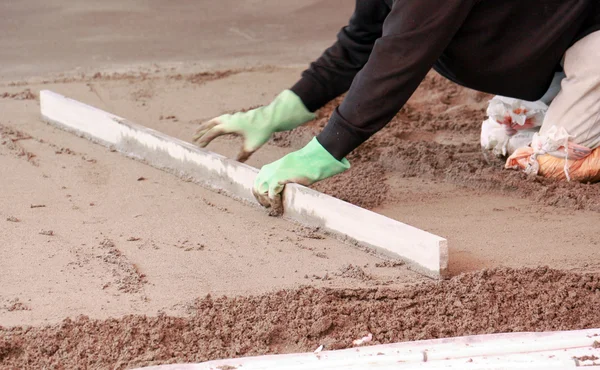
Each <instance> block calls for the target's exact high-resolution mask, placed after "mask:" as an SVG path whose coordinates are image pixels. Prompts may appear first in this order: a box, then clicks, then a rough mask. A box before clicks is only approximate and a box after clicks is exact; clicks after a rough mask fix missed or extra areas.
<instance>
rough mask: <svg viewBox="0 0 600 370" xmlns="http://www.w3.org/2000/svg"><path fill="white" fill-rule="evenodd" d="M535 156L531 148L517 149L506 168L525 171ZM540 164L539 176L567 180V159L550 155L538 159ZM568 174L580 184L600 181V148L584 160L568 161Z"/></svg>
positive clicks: (507, 162)
mask: <svg viewBox="0 0 600 370" xmlns="http://www.w3.org/2000/svg"><path fill="white" fill-rule="evenodd" d="M532 155H533V149H532V148H531V147H525V148H520V149H517V150H516V151H515V152H514V153H513V154H512V155H511V156H510V157H509V158H508V160H507V161H506V166H505V167H506V168H509V169H521V170H524V169H525V168H527V165H528V164H529V160H530V158H531V156H532ZM537 162H538V163H539V171H538V175H540V176H544V177H547V178H551V179H556V180H565V179H566V178H567V177H566V174H565V159H564V158H556V157H553V156H551V155H549V154H545V155H540V156H538V157H537ZM568 172H569V176H570V178H571V180H573V181H579V182H599V181H600V148H596V149H594V150H592V152H591V153H590V154H589V155H588V156H586V157H585V158H583V159H577V160H571V159H569V160H568Z"/></svg>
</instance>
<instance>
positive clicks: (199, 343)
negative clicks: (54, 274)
mask: <svg viewBox="0 0 600 370" xmlns="http://www.w3.org/2000/svg"><path fill="white" fill-rule="evenodd" d="M598 305H600V275H597V274H586V275H580V274H572V273H565V272H560V271H556V270H550V269H547V268H537V269H521V270H512V269H494V270H485V271H481V272H477V273H470V274H465V275H461V276H458V277H455V278H453V279H452V280H450V281H443V282H438V283H435V282H427V283H423V284H420V285H417V286H413V287H410V288H405V289H400V290H391V289H385V288H374V289H342V290H332V289H316V288H312V287H306V288H301V289H296V290H282V291H279V292H274V293H271V294H267V295H260V296H251V297H238V298H226V297H223V298H217V297H210V296H207V297H204V298H199V299H198V300H197V301H196V302H195V303H194V304H193V305H192V306H191V307H190V315H189V316H188V317H171V316H166V315H162V316H158V317H146V316H127V317H124V318H122V319H109V320H102V321H98V320H92V319H89V318H87V317H78V318H74V319H67V320H65V321H63V322H62V323H60V324H56V325H53V326H47V327H38V328H19V327H17V328H0V364H2V366H3V367H5V368H15V369H17V368H25V367H29V368H117V369H121V368H128V367H136V366H143V365H150V364H164V363H175V362H201V361H206V360H211V359H216V358H230V357H238V356H247V355H260V354H267V353H268V354H272V353H288V352H296V351H305V352H308V351H312V350H314V349H316V348H317V347H318V346H319V345H321V344H323V345H325V349H326V350H327V349H341V348H348V347H351V346H352V341H353V340H354V339H357V338H361V337H363V336H365V335H366V334H367V333H372V334H373V342H372V343H373V344H381V343H393V342H399V341H407V340H419V339H430V338H443V337H451V336H459V335H469V334H488V333H499V332H513V331H551V330H569V329H584V328H593V327H599V326H600V315H598V309H597V308H598Z"/></svg>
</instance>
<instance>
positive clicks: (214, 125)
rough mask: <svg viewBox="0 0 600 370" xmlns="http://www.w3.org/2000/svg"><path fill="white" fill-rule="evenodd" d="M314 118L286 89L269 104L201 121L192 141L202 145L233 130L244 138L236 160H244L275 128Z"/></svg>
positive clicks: (296, 97) (282, 129) (278, 128)
mask: <svg viewBox="0 0 600 370" xmlns="http://www.w3.org/2000/svg"><path fill="white" fill-rule="evenodd" d="M314 118H315V115H314V113H311V112H309V111H308V110H307V109H306V107H305V106H304V103H302V100H301V99H300V98H299V97H298V96H297V95H296V94H294V93H293V92H292V91H290V90H285V91H283V92H282V93H281V94H279V95H278V96H277V98H275V100H273V102H271V104H269V105H267V106H264V107H260V108H256V109H253V110H250V111H248V112H243V113H235V114H225V115H222V116H220V117H217V118H214V119H211V120H210V121H207V122H204V123H202V124H201V125H200V127H199V128H198V130H197V131H196V135H194V141H195V142H197V143H198V146H200V147H202V148H204V147H206V146H207V145H208V144H209V143H210V142H211V141H212V140H213V139H215V138H216V137H219V136H221V135H227V134H235V135H240V136H242V137H243V138H244V144H243V147H242V150H241V151H240V153H239V154H238V156H237V160H238V161H240V162H245V161H246V160H247V159H248V158H249V157H250V155H252V153H254V152H255V151H257V150H258V149H259V148H260V147H261V146H263V145H264V144H265V143H266V142H267V141H269V138H270V137H271V135H272V134H273V133H275V132H280V131H287V130H292V129H294V128H296V127H298V126H300V125H302V124H304V123H306V122H308V121H310V120H312V119H314Z"/></svg>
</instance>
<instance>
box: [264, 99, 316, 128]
mask: <svg viewBox="0 0 600 370" xmlns="http://www.w3.org/2000/svg"><path fill="white" fill-rule="evenodd" d="M267 110H269V111H271V115H270V116H271V119H272V122H276V125H275V126H274V127H273V129H274V130H275V132H280V131H289V130H292V129H295V128H296V127H298V126H301V125H303V124H305V123H306V122H309V121H312V120H313V119H315V118H316V115H315V114H314V113H312V112H310V111H309V110H308V109H307V108H306V106H305V105H304V103H303V102H302V99H300V97H299V96H298V95H296V94H295V93H294V92H292V91H291V90H284V91H282V92H281V93H280V94H279V95H277V97H276V98H275V99H274V100H273V102H271V104H269V105H268V106H267Z"/></svg>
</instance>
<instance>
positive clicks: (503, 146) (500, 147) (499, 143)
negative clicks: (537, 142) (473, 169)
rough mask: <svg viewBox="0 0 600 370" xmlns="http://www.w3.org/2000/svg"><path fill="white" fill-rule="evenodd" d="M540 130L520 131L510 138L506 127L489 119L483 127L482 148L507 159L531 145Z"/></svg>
mask: <svg viewBox="0 0 600 370" xmlns="http://www.w3.org/2000/svg"><path fill="white" fill-rule="evenodd" d="M537 132H538V128H533V129H529V130H520V131H517V132H516V134H514V135H512V136H509V135H508V134H507V133H506V129H505V128H504V126H502V125H501V124H499V123H498V122H496V121H495V120H494V119H493V118H488V119H487V120H486V121H484V122H483V124H482V125H481V148H482V149H484V150H488V151H491V152H492V153H494V155H495V156H497V157H506V156H509V155H511V154H512V153H514V152H515V150H517V149H519V148H522V147H525V146H528V145H529V144H531V141H532V139H533V136H534V135H535V134H536V133H537Z"/></svg>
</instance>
